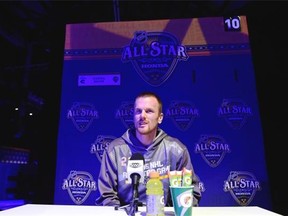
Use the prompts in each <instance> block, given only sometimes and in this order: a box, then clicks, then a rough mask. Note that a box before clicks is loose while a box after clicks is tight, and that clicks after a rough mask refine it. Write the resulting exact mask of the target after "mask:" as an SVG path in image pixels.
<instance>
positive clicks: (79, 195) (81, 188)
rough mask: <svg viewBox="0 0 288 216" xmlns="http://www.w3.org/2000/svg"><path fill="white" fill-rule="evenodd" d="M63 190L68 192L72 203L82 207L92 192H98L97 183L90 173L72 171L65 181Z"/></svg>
mask: <svg viewBox="0 0 288 216" xmlns="http://www.w3.org/2000/svg"><path fill="white" fill-rule="evenodd" d="M62 189H63V190H67V191H68V193H69V196H70V198H71V199H72V201H73V202H74V203H75V204H77V205H81V204H82V203H83V202H84V201H85V200H86V199H87V198H88V197H89V195H90V193H91V191H96V189H97V188H96V182H95V181H94V180H93V177H92V175H91V174H90V173H88V172H84V171H71V172H70V173H69V175H68V177H67V179H64V181H63V185H62Z"/></svg>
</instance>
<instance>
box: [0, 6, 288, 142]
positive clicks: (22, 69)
mask: <svg viewBox="0 0 288 216" xmlns="http://www.w3.org/2000/svg"><path fill="white" fill-rule="evenodd" d="M280 3H281V2H277V1H263V2H260V1H229V0H224V1H223V0H222V1H216V0H210V1H200V0H198V1H192V0H185V1H177V0H175V1H144V0H138V1H130V0H126V1H124V0H105V1H96V0H94V1H52V0H45V1H0V47H1V52H2V55H1V61H0V92H1V93H0V109H1V110H0V111H1V113H2V114H3V113H5V114H3V116H2V122H4V123H2V124H3V125H5V128H6V129H5V130H4V131H3V130H2V132H1V134H0V135H1V136H0V137H1V138H0V141H1V143H2V144H4V145H18V144H15V143H18V142H20V143H21V142H23V141H20V140H21V138H22V137H23V136H24V135H25V134H26V135H27V133H28V131H29V132H30V133H32V132H31V131H32V130H34V131H35V130H40V129H39V127H38V125H39V124H40V123H41V122H42V121H43V119H42V118H40V117H39V118H38V119H37V118H36V117H37V115H38V116H41V115H47V112H48V113H49V121H50V123H51V122H55V126H56V127H57V119H58V116H57V115H58V113H57V112H58V110H59V101H60V92H61V72H62V59H63V46H64V34H65V24H66V23H83V22H105V21H126V20H149V19H165V18H169V19H173V18H175V19H176V18H191V17H192V18H193V17H205V16H229V15H247V17H248V27H250V29H251V31H250V32H251V35H254V37H255V36H256V38H257V40H255V41H252V45H253V46H254V47H256V48H258V47H259V46H261V44H262V43H261V39H262V40H267V37H268V36H269V34H268V35H267V32H265V31H266V30H265V28H266V26H265V22H267V25H270V26H271V22H272V21H269V20H270V19H269V20H268V19H267V14H268V13H270V14H273V16H275V15H279V14H280V12H279V13H278V11H283V3H282V4H280ZM278 4H280V6H277V5H278ZM281 8H282V10H281ZM267 20H268V21H267ZM255 26H256V28H255ZM271 28H272V27H271ZM254 29H255V31H254ZM256 30H257V31H256ZM267 46H271V45H270V44H268V45H267ZM254 50H256V51H255V52H258V53H259V54H260V53H261V52H262V51H261V50H260V51H257V49H254ZM256 54H257V53H256ZM256 56H257V55H256ZM257 58H258V59H260V58H261V56H260V55H258V57H256V58H255V62H256V63H257ZM259 70H260V69H258V71H259ZM256 73H257V70H256ZM261 76H262V77H263V76H265V74H264V75H261ZM261 79H262V78H259V80H260V81H261ZM259 80H258V82H259ZM260 97H261V95H260ZM15 106H20V107H21V109H20V112H19V111H18V113H17V115H15V112H14V111H13V108H14V107H15ZM43 110H44V111H43ZM30 112H34V120H33V121H31V120H27V119H26V118H30V117H27V115H28V114H29V113H30ZM42 113H44V114H42ZM52 114H53V115H52ZM52 120H53V121H52ZM32 122H33V123H32ZM55 130H56V129H55ZM31 142H33V141H31ZM19 145H20V144H19Z"/></svg>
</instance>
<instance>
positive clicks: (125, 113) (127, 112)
mask: <svg viewBox="0 0 288 216" xmlns="http://www.w3.org/2000/svg"><path fill="white" fill-rule="evenodd" d="M133 113H134V103H133V102H130V101H123V102H122V104H121V105H120V107H119V109H118V110H117V111H116V114H115V118H116V119H121V121H122V123H123V125H124V126H125V127H126V128H134V122H133Z"/></svg>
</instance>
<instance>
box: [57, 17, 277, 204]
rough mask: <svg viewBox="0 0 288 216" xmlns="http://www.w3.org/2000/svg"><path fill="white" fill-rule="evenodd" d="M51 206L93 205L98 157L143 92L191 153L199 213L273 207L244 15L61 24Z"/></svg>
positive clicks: (127, 121)
mask: <svg viewBox="0 0 288 216" xmlns="http://www.w3.org/2000/svg"><path fill="white" fill-rule="evenodd" d="M63 57H64V63H63V79H62V96H61V111H60V125H59V135H58V147H57V154H58V156H57V168H56V179H55V199H54V201H55V204H75V205H95V199H96V198H97V197H98V195H99V194H98V189H97V178H98V174H99V169H100V165H101V158H102V154H103V151H104V149H105V148H106V147H107V146H108V145H109V143H110V142H111V140H113V139H114V138H116V137H119V136H121V135H122V134H123V133H124V131H125V130H126V129H127V128H129V127H130V126H131V125H133V103H134V98H135V96H136V95H137V94H138V93H140V92H142V91H153V92H156V93H157V94H159V96H160V97H161V98H162V100H163V112H164V121H163V123H162V124H161V125H160V126H161V128H162V129H163V130H164V131H165V132H167V133H168V134H170V135H171V136H174V137H177V138H179V139H180V140H181V141H182V142H183V143H184V144H185V145H186V146H187V147H188V149H189V152H190V155H191V159H192V163H193V165H194V169H195V171H196V173H197V174H198V175H199V177H200V180H201V190H202V200H201V202H200V206H249V205H255V206H260V207H263V208H266V209H271V201H270V192H269V184H268V176H267V172H266V161H265V156H264V143H263V136H262V128H261V120H260V114H259V108H258V101H257V94H256V86H255V84H256V83H255V77H254V68H253V62H252V56H251V49H250V43H249V33H248V26H247V20H246V17H245V16H235V17H206V18H191V19H167V20H146V21H119V22H101V23H81V24H68V25H67V26H66V38H65V50H64V56H63Z"/></svg>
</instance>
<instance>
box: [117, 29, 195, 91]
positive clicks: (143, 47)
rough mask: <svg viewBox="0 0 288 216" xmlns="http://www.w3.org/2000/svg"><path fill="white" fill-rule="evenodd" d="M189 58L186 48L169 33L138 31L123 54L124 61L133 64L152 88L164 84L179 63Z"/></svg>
mask: <svg viewBox="0 0 288 216" xmlns="http://www.w3.org/2000/svg"><path fill="white" fill-rule="evenodd" d="M188 58H189V57H188V55H187V53H186V48H185V46H182V45H181V44H179V42H178V40H177V38H176V37H175V36H174V35H172V34H170V33H167V32H146V31H137V32H135V33H134V38H133V39H132V41H131V42H130V45H128V46H126V47H124V48H123V52H122V61H123V62H129V61H130V62H132V64H133V66H134V68H135V70H136V71H137V72H138V74H139V75H140V77H141V78H142V79H143V80H144V81H146V82H147V83H148V84H150V85H152V86H160V85H161V84H163V83H164V82H165V81H166V80H167V79H168V78H169V76H170V75H171V74H172V72H173V71H174V69H175V67H176V65H177V63H178V61H179V60H181V61H183V60H184V61H186V60H187V59H188Z"/></svg>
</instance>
